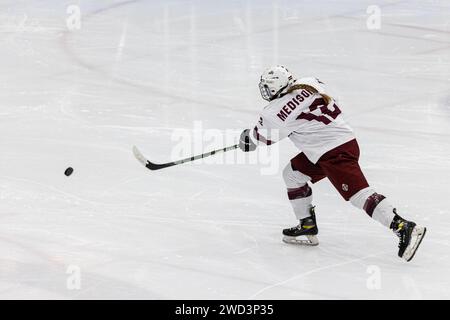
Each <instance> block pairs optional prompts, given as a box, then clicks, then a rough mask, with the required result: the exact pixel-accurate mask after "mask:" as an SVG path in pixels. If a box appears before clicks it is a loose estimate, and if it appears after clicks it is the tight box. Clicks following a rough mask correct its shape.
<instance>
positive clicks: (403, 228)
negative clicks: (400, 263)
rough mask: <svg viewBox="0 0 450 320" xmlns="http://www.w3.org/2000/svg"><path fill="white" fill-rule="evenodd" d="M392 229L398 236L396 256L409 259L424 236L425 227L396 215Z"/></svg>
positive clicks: (412, 256)
mask: <svg viewBox="0 0 450 320" xmlns="http://www.w3.org/2000/svg"><path fill="white" fill-rule="evenodd" d="M392 229H393V230H394V233H395V234H396V235H397V236H398V237H399V238H400V242H399V244H398V248H399V250H398V256H399V257H400V258H403V259H405V260H406V261H411V259H412V258H414V255H415V254H416V251H417V249H418V248H419V246H420V243H421V242H422V239H423V237H424V236H425V233H426V231H427V228H425V227H421V226H418V225H416V224H415V223H414V222H412V221H408V220H405V219H403V218H400V217H399V216H396V218H395V219H394V222H393V228H392Z"/></svg>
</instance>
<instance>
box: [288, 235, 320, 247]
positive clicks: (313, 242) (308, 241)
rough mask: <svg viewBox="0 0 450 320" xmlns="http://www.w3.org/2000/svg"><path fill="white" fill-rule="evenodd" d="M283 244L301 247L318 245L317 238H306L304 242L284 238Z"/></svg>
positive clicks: (294, 238) (293, 238) (292, 238)
mask: <svg viewBox="0 0 450 320" xmlns="http://www.w3.org/2000/svg"><path fill="white" fill-rule="evenodd" d="M283 242H284V243H289V244H297V245H303V246H317V245H318V244H319V239H318V238H317V236H306V240H305V239H298V238H296V237H290V236H284V237H283Z"/></svg>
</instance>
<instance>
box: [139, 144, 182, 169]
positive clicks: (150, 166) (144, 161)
mask: <svg viewBox="0 0 450 320" xmlns="http://www.w3.org/2000/svg"><path fill="white" fill-rule="evenodd" d="M133 154H134V156H135V158H136V159H137V160H138V161H139V162H140V163H142V164H143V165H144V166H145V167H146V168H147V169H150V170H159V169H164V168H167V167H171V166H174V165H176V163H175V162H168V163H163V164H157V163H153V162H150V161H149V160H148V159H147V158H146V157H145V156H144V155H143V154H142V152H141V151H139V149H138V148H137V147H136V146H133Z"/></svg>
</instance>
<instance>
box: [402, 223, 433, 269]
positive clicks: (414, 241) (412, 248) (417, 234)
mask: <svg viewBox="0 0 450 320" xmlns="http://www.w3.org/2000/svg"><path fill="white" fill-rule="evenodd" d="M426 232H427V228H425V227H417V226H416V227H414V229H413V231H412V233H411V242H410V244H409V246H408V247H407V248H406V250H405V253H403V257H402V258H403V259H405V260H406V261H411V260H412V258H414V255H415V254H416V251H417V249H418V248H419V246H420V244H421V243H422V240H423V237H424V236H425V233H426Z"/></svg>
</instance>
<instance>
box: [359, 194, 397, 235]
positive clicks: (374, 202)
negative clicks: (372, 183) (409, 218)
mask: <svg viewBox="0 0 450 320" xmlns="http://www.w3.org/2000/svg"><path fill="white" fill-rule="evenodd" d="M350 202H351V203H352V204H353V205H354V206H355V207H357V208H359V209H362V210H364V211H366V213H367V214H368V215H369V216H370V217H372V218H373V219H374V220H376V221H378V222H380V223H381V224H382V225H384V226H386V227H388V228H390V226H391V222H392V220H393V219H394V216H395V213H394V207H393V206H392V205H391V203H390V202H389V201H388V200H387V199H386V198H385V197H384V196H383V195H381V194H378V193H376V192H375V190H374V189H372V188H371V187H367V188H365V189H362V190H360V191H359V192H358V193H356V194H355V195H353V197H351V198H350Z"/></svg>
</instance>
